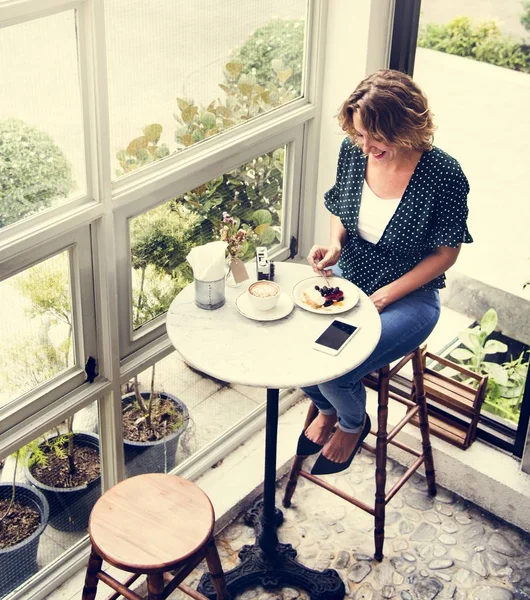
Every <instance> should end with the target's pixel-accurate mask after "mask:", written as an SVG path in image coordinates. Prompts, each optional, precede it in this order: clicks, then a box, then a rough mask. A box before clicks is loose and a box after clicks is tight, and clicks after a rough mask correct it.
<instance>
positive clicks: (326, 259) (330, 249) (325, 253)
mask: <svg viewBox="0 0 530 600" xmlns="http://www.w3.org/2000/svg"><path fill="white" fill-rule="evenodd" d="M341 251H342V248H341V247H340V246H335V245H332V246H318V245H316V246H313V247H312V248H311V250H310V251H309V254H308V255H307V262H308V263H309V264H310V265H311V267H313V271H315V273H318V274H320V273H321V272H322V271H324V274H325V275H332V271H331V269H327V270H326V267H332V266H333V265H336V264H337V262H338V260H339V258H340V253H341Z"/></svg>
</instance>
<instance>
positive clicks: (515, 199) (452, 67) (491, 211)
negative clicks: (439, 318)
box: [414, 0, 530, 295]
mask: <svg viewBox="0 0 530 600" xmlns="http://www.w3.org/2000/svg"><path fill="white" fill-rule="evenodd" d="M523 12H524V11H523V6H522V4H521V3H502V2H497V3H493V4H492V3H480V2H471V1H469V0H468V1H467V2H466V1H464V2H462V3H459V4H458V5H456V4H454V3H440V2H436V1H434V0H426V1H424V2H422V12H421V18H420V35H419V39H418V45H419V47H418V49H417V52H416V61H415V67H414V79H415V80H416V81H417V82H418V83H419V84H420V86H421V87H422V88H423V89H424V91H425V93H426V94H427V97H428V98H429V101H430V104H431V107H432V110H433V112H434V116H435V122H436V125H437V127H438V128H437V130H436V133H435V144H436V145H437V146H439V147H441V148H442V149H443V150H445V151H446V152H449V154H451V155H452V156H454V157H455V158H456V159H457V160H458V161H459V162H460V164H461V165H462V168H463V170H464V172H465V173H466V175H467V177H468V179H469V183H470V187H471V192H470V194H469V198H468V200H469V208H470V216H469V228H470V231H471V235H472V236H473V238H474V243H473V244H470V245H466V247H465V248H464V249H463V251H462V252H461V255H460V257H459V259H458V263H457V268H458V270H459V271H460V272H464V273H465V274H469V275H470V276H471V277H473V278H474V279H480V280H481V281H484V282H486V283H488V284H490V285H493V286H494V287H499V288H501V289H504V290H506V291H510V292H512V293H515V294H518V295H522V294H523V293H524V292H523V285H524V283H525V281H526V280H527V279H528V260H529V258H530V246H529V244H528V223H529V222H530V203H529V202H528V200H527V199H528V191H527V185H526V181H527V171H528V144H527V142H526V140H527V138H528V136H529V135H530V113H529V111H528V106H529V105H530V74H529V72H530V52H529V50H528V45H525V44H524V43H523V37H524V36H525V28H524V27H523V25H522V24H521V22H520V19H521V18H522V16H523ZM526 33H528V32H526ZM525 57H526V58H525ZM448 91H449V92H448ZM501 206H502V208H501ZM501 248H502V251H501V250H500V249H501Z"/></svg>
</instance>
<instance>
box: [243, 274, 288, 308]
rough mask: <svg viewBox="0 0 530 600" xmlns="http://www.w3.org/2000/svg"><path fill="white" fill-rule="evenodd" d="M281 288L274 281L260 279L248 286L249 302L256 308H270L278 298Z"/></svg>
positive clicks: (275, 303) (276, 302)
mask: <svg viewBox="0 0 530 600" xmlns="http://www.w3.org/2000/svg"><path fill="white" fill-rule="evenodd" d="M280 294H281V289H280V286H279V285H278V284H277V283H274V281H268V280H262V281H256V282H254V283H251V284H250V285H249V286H248V290H247V295H248V298H249V300H250V303H251V304H252V306H253V307H254V308H257V309H258V310H272V309H273V308H274V307H275V306H276V305H277V304H278V300H279V299H280Z"/></svg>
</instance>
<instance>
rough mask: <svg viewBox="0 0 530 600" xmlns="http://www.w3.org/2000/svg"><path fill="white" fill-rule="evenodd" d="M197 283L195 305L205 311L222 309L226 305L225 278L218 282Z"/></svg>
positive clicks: (196, 280) (197, 280)
mask: <svg viewBox="0 0 530 600" xmlns="http://www.w3.org/2000/svg"><path fill="white" fill-rule="evenodd" d="M194 281H195V304H196V305H197V306H198V307H199V308H204V309H205V310H215V309H216V308H221V306H223V304H224V303H225V278H224V277H222V278H221V279H217V280H216V281H200V280H199V279H194Z"/></svg>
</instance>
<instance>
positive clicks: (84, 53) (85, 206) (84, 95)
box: [0, 0, 101, 255]
mask: <svg viewBox="0 0 530 600" xmlns="http://www.w3.org/2000/svg"><path fill="white" fill-rule="evenodd" d="M86 5H87V2H84V1H83V0H26V1H25V2H24V1H20V0H19V1H12V2H7V3H6V4H0V30H1V29H2V28H5V27H11V26H16V25H20V24H23V23H27V22H30V21H36V20H38V19H42V18H46V17H51V16H53V15H58V14H61V13H64V12H70V11H74V13H75V12H77V15H76V17H75V18H76V19H77V25H78V27H77V36H78V50H79V52H78V76H79V96H80V105H81V106H80V108H81V119H82V121H83V123H82V125H83V138H84V139H83V146H84V158H85V160H84V171H85V185H86V190H85V192H84V193H83V194H79V195H77V196H73V197H71V198H68V199H65V200H64V202H61V203H60V204H59V205H57V206H52V207H49V208H47V209H45V210H42V211H40V212H39V213H37V214H35V215H32V216H30V217H28V218H25V219H22V220H21V221H19V222H17V223H13V224H12V225H9V226H7V227H5V228H3V229H1V230H0V255H1V254H2V252H3V251H5V252H9V250H10V249H11V248H13V247H15V248H19V246H20V245H25V246H26V247H30V246H35V245H36V244H38V243H41V242H42V241H44V240H45V239H52V238H53V237H55V236H56V231H55V230H56V228H61V227H62V226H63V224H64V222H65V219H67V218H68V217H71V218H77V219H79V216H80V215H81V214H83V213H84V214H86V216H88V218H89V219H90V218H93V217H94V216H95V214H97V212H100V211H101V209H100V208H99V209H98V207H97V204H98V202H97V201H96V200H95V194H94V188H93V182H94V181H95V174H94V170H93V166H92V165H93V162H94V151H93V148H94V147H95V143H94V142H95V138H94V136H93V135H91V131H92V128H91V121H93V113H94V111H93V106H92V105H91V102H90V94H89V87H90V56H89V49H88V35H87V32H88V31H89V30H91V27H92V25H91V18H90V17H89V16H88V15H87V11H86ZM19 249H20V248H19Z"/></svg>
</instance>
